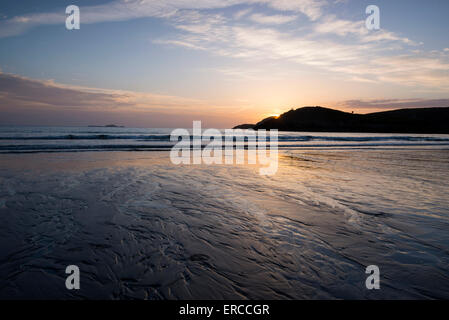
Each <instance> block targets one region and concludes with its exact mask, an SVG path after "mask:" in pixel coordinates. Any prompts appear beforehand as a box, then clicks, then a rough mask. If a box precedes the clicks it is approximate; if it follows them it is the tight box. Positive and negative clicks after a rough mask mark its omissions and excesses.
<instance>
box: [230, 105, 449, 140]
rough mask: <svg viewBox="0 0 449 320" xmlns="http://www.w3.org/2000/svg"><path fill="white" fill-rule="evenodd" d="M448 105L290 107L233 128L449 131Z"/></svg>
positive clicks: (442, 132)
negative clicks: (367, 109) (364, 110)
mask: <svg viewBox="0 0 449 320" xmlns="http://www.w3.org/2000/svg"><path fill="white" fill-rule="evenodd" d="M448 124H449V107H447V108H421V109H400V110H393V111H385V112H376V113H369V114H353V113H348V112H343V111H338V110H334V109H329V108H323V107H318V106H317V107H304V108H299V109H296V110H293V109H292V110H290V111H288V112H286V113H283V114H282V115H280V116H279V117H269V118H266V119H264V120H262V121H260V122H258V123H257V124H254V125H253V124H242V125H239V126H236V127H234V129H254V130H260V129H266V130H270V129H278V130H279V131H309V132H371V133H429V134H433V133H435V134H437V133H440V134H444V133H449V125H448Z"/></svg>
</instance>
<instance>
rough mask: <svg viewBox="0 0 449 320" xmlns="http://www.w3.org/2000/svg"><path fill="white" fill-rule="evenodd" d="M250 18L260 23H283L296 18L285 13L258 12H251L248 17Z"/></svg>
mask: <svg viewBox="0 0 449 320" xmlns="http://www.w3.org/2000/svg"><path fill="white" fill-rule="evenodd" d="M249 18H250V20H252V21H254V22H257V23H260V24H274V25H276V24H284V23H288V22H292V21H294V20H296V18H297V17H296V16H286V15H280V14H278V15H272V16H269V15H264V14H260V13H255V14H252V15H251V16H250V17H249Z"/></svg>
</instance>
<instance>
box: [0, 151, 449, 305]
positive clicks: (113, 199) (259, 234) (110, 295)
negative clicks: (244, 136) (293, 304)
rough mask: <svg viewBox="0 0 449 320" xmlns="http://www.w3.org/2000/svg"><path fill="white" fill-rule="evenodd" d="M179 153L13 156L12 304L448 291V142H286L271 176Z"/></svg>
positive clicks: (8, 242)
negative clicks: (371, 276)
mask: <svg viewBox="0 0 449 320" xmlns="http://www.w3.org/2000/svg"><path fill="white" fill-rule="evenodd" d="M168 154H169V153H168V152H167V151H141V152H137V151H116V152H112V151H99V152H67V151H65V152H58V153H48V152H39V153H20V154H16V153H5V154H2V155H0V181H1V184H0V185H1V188H0V220H1V221H0V228H1V232H0V261H1V263H0V298H1V299H23V298H25V299H150V300H154V299H156V300H158V299H409V298H410V299H429V298H446V299H447V298H449V276H448V275H447V269H448V266H449V234H448V233H447V230H448V227H449V210H448V208H449V199H448V197H447V194H448V191H449V183H448V181H449V179H448V174H449V161H448V159H449V150H447V149H445V148H444V147H441V146H433V147H432V146H431V147H429V146H422V147H402V148H390V147H388V146H383V147H377V148H373V147H365V148H361V147H358V148H353V147H349V148H313V147H312V148H303V149H301V148H296V149H295V148H291V149H285V150H281V152H280V155H279V169H278V172H277V173H276V175H274V176H262V175H260V174H259V172H258V170H257V167H254V166H249V165H231V166H229V165H228V166H225V165H204V164H202V165H181V166H176V165H173V164H172V163H171V162H170V159H169V156H168ZM68 265H77V266H78V267H79V269H80V273H81V276H80V277H81V289H80V290H74V291H69V290H67V289H66V287H65V279H66V277H67V275H66V274H65V272H64V271H65V268H66V267H67V266H68ZM369 265H378V266H379V268H380V271H381V279H382V280H381V290H367V289H366V287H365V280H366V277H367V275H366V274H365V269H366V267H367V266H369Z"/></svg>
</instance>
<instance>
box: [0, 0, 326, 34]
mask: <svg viewBox="0 0 449 320" xmlns="http://www.w3.org/2000/svg"><path fill="white" fill-rule="evenodd" d="M242 4H247V5H248V4H249V5H251V4H264V5H266V6H268V7H270V8H272V9H276V10H280V11H293V12H298V13H303V14H304V15H306V16H307V17H308V18H309V19H311V20H316V19H318V18H319V17H320V16H321V15H322V8H323V6H325V5H326V1H324V0H196V1H185V0H164V1H159V0H117V1H113V2H110V3H107V4H103V5H97V6H84V7H83V6H81V7H80V11H81V15H80V16H81V23H82V24H92V23H99V22H114V21H126V20H133V19H138V18H146V17H153V18H169V17H171V16H173V15H174V14H176V13H177V12H179V11H182V10H206V9H220V8H227V7H232V6H235V5H242ZM65 19H66V14H65V9H64V8H61V10H60V11H55V12H48V13H37V14H27V15H22V16H17V17H14V18H11V19H7V20H3V21H0V38H4V37H10V36H16V35H20V34H22V33H24V32H26V31H28V30H29V29H31V28H34V27H37V26H40V25H53V24H64V23H65Z"/></svg>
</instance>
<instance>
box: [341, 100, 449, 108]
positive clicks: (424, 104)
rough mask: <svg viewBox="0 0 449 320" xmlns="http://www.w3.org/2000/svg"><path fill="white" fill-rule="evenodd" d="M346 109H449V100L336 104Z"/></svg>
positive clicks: (370, 101)
mask: <svg viewBox="0 0 449 320" xmlns="http://www.w3.org/2000/svg"><path fill="white" fill-rule="evenodd" d="M335 105H336V106H338V107H341V108H344V109H359V110H363V109H374V110H382V109H385V110H390V109H402V108H438V107H449V99H377V100H348V101H342V102H339V103H336V104H335Z"/></svg>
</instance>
